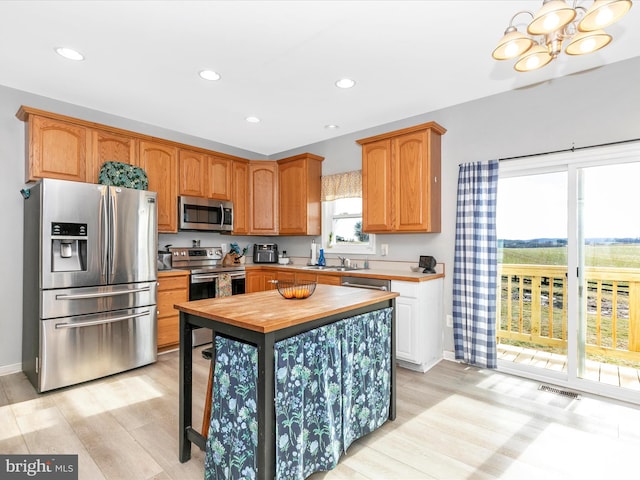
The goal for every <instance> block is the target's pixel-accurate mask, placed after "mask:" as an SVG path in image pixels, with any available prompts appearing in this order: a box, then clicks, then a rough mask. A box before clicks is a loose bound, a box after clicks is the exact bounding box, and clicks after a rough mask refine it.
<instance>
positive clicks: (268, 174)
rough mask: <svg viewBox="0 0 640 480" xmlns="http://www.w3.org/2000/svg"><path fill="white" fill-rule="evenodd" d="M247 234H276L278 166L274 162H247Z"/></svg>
mask: <svg viewBox="0 0 640 480" xmlns="http://www.w3.org/2000/svg"><path fill="white" fill-rule="evenodd" d="M234 208H235V207H234ZM249 234H251V235H277V234H278V164H277V163H276V162H272V161H266V160H265V161H253V162H249Z"/></svg>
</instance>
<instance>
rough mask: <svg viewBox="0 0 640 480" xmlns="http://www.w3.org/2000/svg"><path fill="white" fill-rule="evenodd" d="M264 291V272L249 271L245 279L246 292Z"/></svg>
mask: <svg viewBox="0 0 640 480" xmlns="http://www.w3.org/2000/svg"><path fill="white" fill-rule="evenodd" d="M263 290H264V275H263V273H262V272H254V271H250V270H248V271H247V272H246V277H245V292H247V293H253V292H262V291H263Z"/></svg>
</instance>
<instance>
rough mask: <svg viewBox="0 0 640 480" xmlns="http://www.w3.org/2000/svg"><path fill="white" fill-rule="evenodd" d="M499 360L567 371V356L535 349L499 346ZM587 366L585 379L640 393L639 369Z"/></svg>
mask: <svg viewBox="0 0 640 480" xmlns="http://www.w3.org/2000/svg"><path fill="white" fill-rule="evenodd" d="M498 358H499V359H500V360H506V361H508V362H514V363H520V364H525V365H530V366H533V367H539V368H546V369H549V370H554V371H557V372H566V371H567V357H566V355H560V354H557V353H549V352H543V351H540V350H535V349H533V348H524V347H515V346H513V345H505V344H498ZM586 365H587V373H586V375H585V376H584V378H585V379H587V380H593V381H596V382H601V383H604V384H607V385H614V386H616V387H623V388H628V389H630V390H637V391H640V370H638V369H635V368H631V367H625V366H623V365H612V364H609V363H600V362H594V361H592V360H587V364H586Z"/></svg>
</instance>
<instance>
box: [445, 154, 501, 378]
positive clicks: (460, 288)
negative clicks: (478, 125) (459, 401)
mask: <svg viewBox="0 0 640 480" xmlns="http://www.w3.org/2000/svg"><path fill="white" fill-rule="evenodd" d="M497 190H498V161H497V160H491V161H489V162H476V163H465V164H462V165H460V172H459V175H458V204H457V213H456V250H455V259H454V265H453V340H454V344H455V353H456V359H457V360H462V361H464V362H466V363H469V364H471V365H477V366H479V367H483V368H496V366H497V359H496V281H497V239H496V193H497Z"/></svg>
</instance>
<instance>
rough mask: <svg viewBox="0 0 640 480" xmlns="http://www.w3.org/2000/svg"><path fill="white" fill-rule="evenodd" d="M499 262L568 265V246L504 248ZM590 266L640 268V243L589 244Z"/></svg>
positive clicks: (587, 263) (586, 259) (587, 259)
mask: <svg viewBox="0 0 640 480" xmlns="http://www.w3.org/2000/svg"><path fill="white" fill-rule="evenodd" d="M498 262H499V263H503V264H525V265H566V264H567V249H566V247H549V248H503V249H500V250H499V256H498ZM585 263H586V265H587V266H588V267H621V268H640V244H637V243H631V244H615V245H588V246H587V247H586V248H585Z"/></svg>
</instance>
